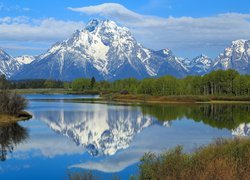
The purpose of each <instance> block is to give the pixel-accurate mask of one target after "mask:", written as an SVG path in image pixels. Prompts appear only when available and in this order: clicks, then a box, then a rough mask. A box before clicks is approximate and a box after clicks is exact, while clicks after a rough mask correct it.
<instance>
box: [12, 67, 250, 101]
mask: <svg viewBox="0 0 250 180" xmlns="http://www.w3.org/2000/svg"><path fill="white" fill-rule="evenodd" d="M9 87H10V88H11V89H26V88H34V89H35V88H64V89H68V90H73V91H88V90H95V91H99V92H102V91H108V92H127V93H131V94H148V95H156V96H169V95H235V96H245V95H250V75H240V74H239V73H238V72H237V71H235V70H231V69H230V70H226V71H224V70H217V71H213V72H211V73H209V74H207V75H204V76H187V77H185V78H182V79H179V78H175V77H173V76H163V77H159V78H145V79H143V80H137V79H135V78H127V79H122V80H116V81H113V82H110V81H96V79H95V78H94V77H92V78H91V79H86V78H78V79H75V80H73V81H72V82H63V81H56V80H29V81H12V82H10V84H9Z"/></svg>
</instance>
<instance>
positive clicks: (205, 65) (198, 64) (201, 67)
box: [187, 54, 213, 75]
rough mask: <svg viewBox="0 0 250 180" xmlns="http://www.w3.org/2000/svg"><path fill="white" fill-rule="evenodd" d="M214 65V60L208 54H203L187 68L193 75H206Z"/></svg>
mask: <svg viewBox="0 0 250 180" xmlns="http://www.w3.org/2000/svg"><path fill="white" fill-rule="evenodd" d="M212 65H213V60H212V59H211V58H209V57H208V56H206V55H204V54H201V55H200V56H197V57H195V58H194V59H192V60H191V61H190V63H189V64H188V66H187V68H188V69H189V72H190V74H191V75H204V74H207V73H209V71H210V69H211V67H212Z"/></svg>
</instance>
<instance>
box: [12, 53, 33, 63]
mask: <svg viewBox="0 0 250 180" xmlns="http://www.w3.org/2000/svg"><path fill="white" fill-rule="evenodd" d="M15 59H16V60H17V61H18V62H19V64H21V65H25V64H30V63H31V62H33V61H34V60H35V59H36V57H35V56H30V55H23V56H18V57H15Z"/></svg>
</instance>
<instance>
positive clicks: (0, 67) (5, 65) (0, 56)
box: [0, 49, 21, 78]
mask: <svg viewBox="0 0 250 180" xmlns="http://www.w3.org/2000/svg"><path fill="white" fill-rule="evenodd" d="M20 67H21V64H20V63H19V62H18V61H17V60H16V59H14V58H13V57H12V56H10V55H9V54H7V53H6V52H5V51H4V50H2V49H0V74H4V75H5V76H6V77H7V78H10V77H11V76H12V75H13V74H14V73H15V72H17V71H18V70H19V69H20Z"/></svg>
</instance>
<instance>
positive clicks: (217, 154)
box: [139, 139, 250, 180]
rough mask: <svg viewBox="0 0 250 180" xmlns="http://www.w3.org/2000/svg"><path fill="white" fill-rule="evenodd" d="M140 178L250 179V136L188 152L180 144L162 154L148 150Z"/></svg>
mask: <svg viewBox="0 0 250 180" xmlns="http://www.w3.org/2000/svg"><path fill="white" fill-rule="evenodd" d="M139 177H140V179H180V180H193V179H199V180H200V179H201V180H210V179H211V180H214V179H215V180H216V179H218V180H219V179H225V180H231V179H241V180H244V179H249V177H250V140H249V139H234V140H222V139H220V140H217V141H216V142H214V143H213V144H211V145H209V146H207V147H203V148H200V149H198V150H196V151H195V152H194V153H192V154H186V153H184V152H183V151H182V148H181V147H177V148H176V149H174V150H171V151H168V152H166V153H164V154H162V155H159V156H157V155H155V154H152V153H149V154H146V155H145V156H144V157H143V158H142V160H141V165H140V175H139Z"/></svg>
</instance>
